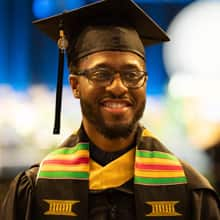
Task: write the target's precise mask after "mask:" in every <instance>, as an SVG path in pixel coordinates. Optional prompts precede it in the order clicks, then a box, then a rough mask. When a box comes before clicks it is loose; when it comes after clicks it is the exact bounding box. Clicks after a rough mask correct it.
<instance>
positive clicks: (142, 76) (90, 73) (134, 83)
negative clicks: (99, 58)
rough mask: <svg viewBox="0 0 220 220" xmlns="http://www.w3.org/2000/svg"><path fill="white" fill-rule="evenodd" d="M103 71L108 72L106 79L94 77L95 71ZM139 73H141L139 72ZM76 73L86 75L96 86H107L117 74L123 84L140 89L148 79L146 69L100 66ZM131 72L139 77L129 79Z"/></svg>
mask: <svg viewBox="0 0 220 220" xmlns="http://www.w3.org/2000/svg"><path fill="white" fill-rule="evenodd" d="M101 71H103V72H106V73H107V74H105V76H106V78H105V79H103V80H101V78H100V79H98V78H97V79H95V78H93V77H94V76H95V75H96V74H95V73H97V74H98V73H99V72H101ZM137 73H139V74H137ZM74 74H75V75H78V76H85V77H86V78H87V79H88V82H89V83H90V84H92V85H95V86H100V87H106V86H109V85H111V84H112V82H113V81H114V76H115V75H116V74H119V75H120V79H121V81H122V83H123V85H124V86H126V87H127V88H129V89H138V88H140V87H142V86H143V85H144V83H145V81H146V80H147V79H148V74H147V72H146V71H139V70H115V69H112V68H100V67H95V68H91V69H86V70H81V71H78V72H76V73H74ZM131 74H133V77H135V75H136V77H137V78H136V79H134V78H131V79H130V81H129V80H128V79H126V77H128V76H129V75H130V77H131ZM100 75H101V74H100ZM138 75H139V76H138ZM103 76H104V74H103ZM107 76H109V77H107Z"/></svg>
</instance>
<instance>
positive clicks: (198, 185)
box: [180, 160, 214, 190]
mask: <svg viewBox="0 0 220 220" xmlns="http://www.w3.org/2000/svg"><path fill="white" fill-rule="evenodd" d="M180 162H181V164H182V166H183V169H184V171H185V174H186V176H187V179H188V183H189V187H190V188H191V189H210V190H214V188H213V187H212V186H211V184H210V183H209V181H208V180H207V179H206V178H205V177H204V176H203V175H202V174H201V173H200V172H198V171H197V170H195V169H194V168H193V167H192V166H191V165H189V164H188V163H186V162H185V161H182V160H180Z"/></svg>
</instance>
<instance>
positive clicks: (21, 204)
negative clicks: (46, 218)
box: [1, 164, 39, 220]
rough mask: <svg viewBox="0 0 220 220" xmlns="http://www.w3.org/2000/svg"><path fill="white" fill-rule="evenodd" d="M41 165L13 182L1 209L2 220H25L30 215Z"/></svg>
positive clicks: (28, 170) (20, 175)
mask: <svg viewBox="0 0 220 220" xmlns="http://www.w3.org/2000/svg"><path fill="white" fill-rule="evenodd" d="M38 168H39V165H38V164H36V165H33V166H32V167H30V168H29V169H27V170H25V171H23V172H21V173H19V174H18V175H17V176H16V177H15V178H14V179H13V180H12V182H11V184H10V186H9V190H8V192H7V194H6V196H5V198H4V201H3V203H2V207H1V209H2V210H1V219H8V220H9V219H10V220H11V219H24V218H25V216H27V215H29V214H30V212H29V211H30V206H31V198H32V193H33V191H34V186H35V179H36V175H37V172H38Z"/></svg>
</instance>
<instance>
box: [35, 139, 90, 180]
mask: <svg viewBox="0 0 220 220" xmlns="http://www.w3.org/2000/svg"><path fill="white" fill-rule="evenodd" d="M82 151H84V152H85V153H84V154H86V156H84V157H82V156H81V155H79V154H80V152H82ZM54 155H56V157H57V158H58V159H55V160H54V159H53V156H54ZM65 155H69V156H70V157H69V158H71V155H72V156H73V157H74V161H71V159H69V158H68V159H67V158H65ZM48 164H49V165H50V167H52V168H53V167H55V166H56V167H59V166H62V169H63V170H62V169H61V170H59V171H57V170H55V169H53V170H47V169H46V170H45V168H46V167H47V166H48ZM80 165H83V167H82V168H81V169H80V168H79V166H80ZM69 166H71V170H70V169H69V168H68V167H69ZM74 166H75V169H74ZM77 167H78V168H77ZM37 178H38V179H41V178H42V179H80V180H87V179H88V178H89V143H78V144H77V145H76V146H74V147H71V148H68V147H66V148H65V147H64V148H59V149H56V150H54V151H53V152H51V153H50V154H49V155H48V156H47V157H46V158H45V159H44V160H43V161H42V162H41V165H40V169H39V172H38V177H37Z"/></svg>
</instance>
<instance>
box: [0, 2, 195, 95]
mask: <svg viewBox="0 0 220 220" xmlns="http://www.w3.org/2000/svg"><path fill="white" fill-rule="evenodd" d="M44 1H45V0H44ZM58 1H61V0H56V1H55V0H50V1H49V0H47V1H46V2H53V3H54V2H58ZM63 2H66V5H65V4H62V5H61V6H62V7H61V8H58V5H59V4H58V3H57V6H56V5H55V6H54V4H53V5H49V4H48V5H46V6H45V5H44V7H42V4H40V3H42V0H35V1H30V0H19V1H17V0H1V2H0V30H1V34H0V48H1V50H0V84H4V83H7V84H10V85H11V86H12V87H13V88H14V89H16V90H25V89H27V88H28V87H29V86H30V85H31V84H46V85H48V87H49V88H51V89H53V88H55V86H56V73H57V47H56V44H55V42H52V41H51V40H49V39H48V38H47V37H46V36H45V35H44V34H42V33H40V32H39V31H38V30H37V28H36V27H34V26H33V25H32V21H33V20H35V19H37V16H39V15H41V16H43V15H45V16H47V15H50V14H53V13H57V12H61V11H62V10H63V9H64V8H65V9H70V7H71V8H72V6H73V2H76V1H75V0H68V1H67V0H66V1H63ZM68 2H69V3H68ZM85 2H87V3H90V2H92V1H85ZM191 2H192V1H190V0H145V1H144V0H140V1H136V3H138V4H139V5H140V6H141V7H142V8H143V9H144V10H145V11H146V12H147V13H148V14H149V15H150V16H151V17H153V19H155V20H156V22H157V23H158V24H159V25H160V26H161V27H162V28H164V29H165V30H166V29H167V27H168V25H169V24H170V22H171V21H172V19H173V18H174V16H175V15H176V14H177V13H178V12H179V11H180V10H181V9H182V8H183V7H185V6H186V5H187V4H189V3H191ZM70 3H71V4H70ZM51 4H52V3H51ZM33 6H34V7H33ZM50 7H51V8H50ZM49 9H50V10H49ZM147 69H148V72H149V84H148V93H149V94H151V95H161V94H164V91H165V87H166V84H167V81H168V76H167V73H166V71H165V69H164V65H163V61H162V46H161V45H159V46H152V47H149V48H147ZM67 75H68V73H67V69H66V71H65V80H64V83H65V84H67V83H68V81H67Z"/></svg>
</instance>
